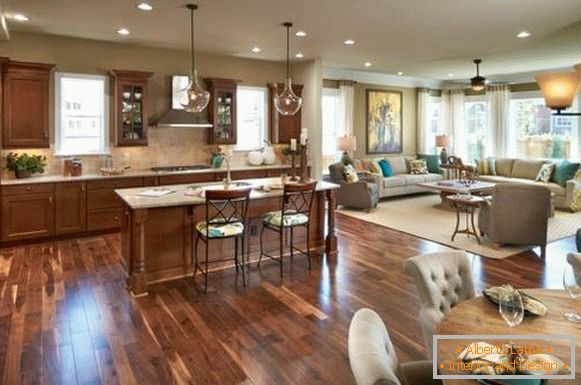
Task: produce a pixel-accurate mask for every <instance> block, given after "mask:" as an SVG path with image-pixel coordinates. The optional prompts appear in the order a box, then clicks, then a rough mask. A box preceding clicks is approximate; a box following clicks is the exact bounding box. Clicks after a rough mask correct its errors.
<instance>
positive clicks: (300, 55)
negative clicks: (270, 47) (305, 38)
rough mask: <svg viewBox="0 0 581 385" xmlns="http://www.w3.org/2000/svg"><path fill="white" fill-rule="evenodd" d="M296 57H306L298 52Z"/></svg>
mask: <svg viewBox="0 0 581 385" xmlns="http://www.w3.org/2000/svg"><path fill="white" fill-rule="evenodd" d="M295 57H297V58H299V59H302V58H304V57H305V55H304V54H303V53H302V52H297V54H296V55H295Z"/></svg>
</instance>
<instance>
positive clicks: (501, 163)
mask: <svg viewBox="0 0 581 385" xmlns="http://www.w3.org/2000/svg"><path fill="white" fill-rule="evenodd" d="M513 163H514V159H505V158H500V159H496V175H499V176H507V177H511V176H512V164H513Z"/></svg>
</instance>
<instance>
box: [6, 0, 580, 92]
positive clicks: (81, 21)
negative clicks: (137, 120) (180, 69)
mask: <svg viewBox="0 0 581 385" xmlns="http://www.w3.org/2000/svg"><path fill="white" fill-rule="evenodd" d="M137 2H138V0H99V1H95V0H43V1H38V0H4V11H5V13H6V15H7V17H8V19H9V28H10V29H11V30H16V31H35V32H41V33H49V34H56V35H65V36H75V37H82V38H90V39H98V40H107V41H116V42H126V43H131V44H138V45H146V46H155V47H171V48H187V47H188V46H189V14H188V11H187V10H186V9H185V8H184V5H185V4H186V3H187V1H184V0H149V1H148V2H149V3H150V4H152V5H153V6H154V7H155V9H154V10H153V11H151V12H142V11H138V10H136V9H135V4H136V3H137ZM197 3H198V4H199V6H200V9H199V10H198V11H197V13H196V23H197V27H196V34H197V47H198V49H199V50H200V51H205V52H209V53H216V54H225V55H233V56H241V57H251V58H260V59H266V60H283V59H284V42H285V31H284V29H283V27H281V26H280V23H281V22H283V21H293V22H294V23H295V26H296V28H295V31H296V30H298V29H303V30H305V31H307V32H308V36H307V37H304V38H293V46H294V51H295V52H296V51H301V52H303V53H304V54H305V59H302V60H309V59H321V60H322V61H323V63H324V65H325V66H326V67H331V68H340V69H352V70H362V71H370V72H374V73H387V74H396V73H397V72H398V71H403V72H404V74H405V76H411V77H418V78H429V79H445V80H449V77H448V74H449V73H453V74H454V78H453V79H463V78H469V77H471V76H473V73H474V65H473V64H472V59H473V58H476V57H480V58H482V59H484V63H483V64H482V66H481V70H482V74H483V75H484V76H487V77H489V78H491V79H493V80H494V79H497V80H508V81H510V80H513V79H515V80H516V78H517V77H518V78H519V79H518V80H521V79H522V78H523V76H522V75H518V76H517V75H513V74H523V73H524V74H525V76H526V77H527V78H530V77H531V74H532V73H534V72H538V71H542V70H548V69H555V68H569V67H571V66H572V65H573V64H575V63H579V62H581V44H580V42H581V0H284V1H283V0H198V1H197ZM15 12H20V13H24V14H26V15H27V16H29V17H30V18H31V20H30V21H29V22H27V23H17V22H15V21H13V20H10V16H11V15H12V14H14V13H15ZM120 27H125V28H128V29H129V30H130V31H131V34H130V35H129V36H128V37H122V36H120V35H118V34H116V33H115V31H116V30H117V29H118V28H120ZM520 30H527V31H530V32H531V33H532V36H531V37H529V38H527V39H518V38H516V37H515V34H516V33H517V32H518V31H520ZM346 39H353V40H355V41H356V44H355V45H354V46H351V47H346V46H344V45H343V41H344V40H346ZM254 46H258V47H260V48H261V49H262V52H261V53H259V54H254V53H252V52H250V49H251V48H252V47H254ZM365 61H369V62H372V63H373V66H372V67H371V68H369V69H365V68H364V67H363V63H364V62H365Z"/></svg>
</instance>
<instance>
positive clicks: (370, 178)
mask: <svg viewBox="0 0 581 385" xmlns="http://www.w3.org/2000/svg"><path fill="white" fill-rule="evenodd" d="M366 180H367V182H370V183H375V184H376V185H377V190H378V191H379V196H382V193H383V175H382V174H380V173H376V172H370V173H368V174H367V179H366Z"/></svg>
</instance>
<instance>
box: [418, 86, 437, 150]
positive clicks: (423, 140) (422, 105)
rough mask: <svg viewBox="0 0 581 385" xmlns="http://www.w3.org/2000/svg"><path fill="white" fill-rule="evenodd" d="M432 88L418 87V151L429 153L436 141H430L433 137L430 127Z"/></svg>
mask: <svg viewBox="0 0 581 385" xmlns="http://www.w3.org/2000/svg"><path fill="white" fill-rule="evenodd" d="M429 105H430V90H429V89H428V88H418V117H417V122H418V123H417V124H418V127H417V146H418V149H417V153H418V154H427V153H428V151H429V149H430V148H432V147H433V146H434V143H428V141H429V140H430V139H431V138H432V135H429V129H430V114H429V109H430V108H429Z"/></svg>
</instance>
